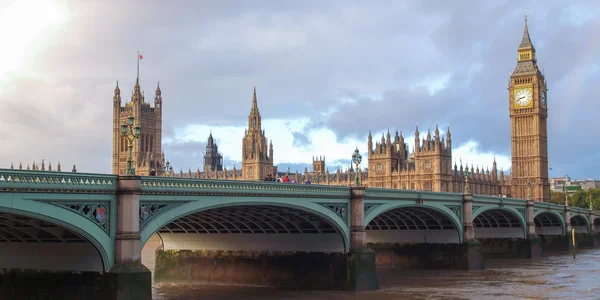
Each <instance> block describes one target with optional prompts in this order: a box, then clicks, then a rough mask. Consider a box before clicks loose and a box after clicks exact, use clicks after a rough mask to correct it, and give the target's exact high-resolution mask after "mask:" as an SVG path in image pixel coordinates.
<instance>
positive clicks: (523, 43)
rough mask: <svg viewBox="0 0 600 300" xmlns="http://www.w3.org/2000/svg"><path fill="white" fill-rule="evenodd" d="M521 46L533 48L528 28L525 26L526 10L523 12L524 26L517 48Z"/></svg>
mask: <svg viewBox="0 0 600 300" xmlns="http://www.w3.org/2000/svg"><path fill="white" fill-rule="evenodd" d="M521 48H533V43H531V38H530V37H529V29H528V28H527V12H525V28H524V29H523V38H522V39H521V45H519V49H521Z"/></svg>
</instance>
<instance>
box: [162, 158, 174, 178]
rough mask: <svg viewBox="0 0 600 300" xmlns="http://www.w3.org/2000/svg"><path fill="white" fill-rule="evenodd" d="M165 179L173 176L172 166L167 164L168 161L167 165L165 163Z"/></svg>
mask: <svg viewBox="0 0 600 300" xmlns="http://www.w3.org/2000/svg"><path fill="white" fill-rule="evenodd" d="M164 174H165V177H169V176H172V175H173V166H171V164H170V163H169V161H168V160H167V163H165V172H164Z"/></svg>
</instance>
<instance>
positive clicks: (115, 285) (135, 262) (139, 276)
mask: <svg viewBox="0 0 600 300" xmlns="http://www.w3.org/2000/svg"><path fill="white" fill-rule="evenodd" d="M141 185H142V180H141V177H139V176H132V175H129V176H119V179H118V182H117V189H118V190H117V236H116V238H115V265H114V266H113V267H112V268H111V269H110V270H109V272H108V273H107V275H108V286H109V291H110V293H111V294H112V295H114V299H152V278H151V273H150V270H148V268H146V267H145V266H144V265H142V262H141V256H142V247H141V237H140V232H139V217H140V194H141V191H142V189H141Z"/></svg>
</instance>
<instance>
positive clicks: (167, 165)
mask: <svg viewBox="0 0 600 300" xmlns="http://www.w3.org/2000/svg"><path fill="white" fill-rule="evenodd" d="M169 165H171V163H170V162H169V161H168V160H167V163H166V164H165V167H166V168H165V170H167V171H169Z"/></svg>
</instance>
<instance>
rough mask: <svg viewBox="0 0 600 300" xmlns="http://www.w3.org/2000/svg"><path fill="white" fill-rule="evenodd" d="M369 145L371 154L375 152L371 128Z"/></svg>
mask: <svg viewBox="0 0 600 300" xmlns="http://www.w3.org/2000/svg"><path fill="white" fill-rule="evenodd" d="M368 147H369V154H371V152H373V136H371V130H369V138H368Z"/></svg>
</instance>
